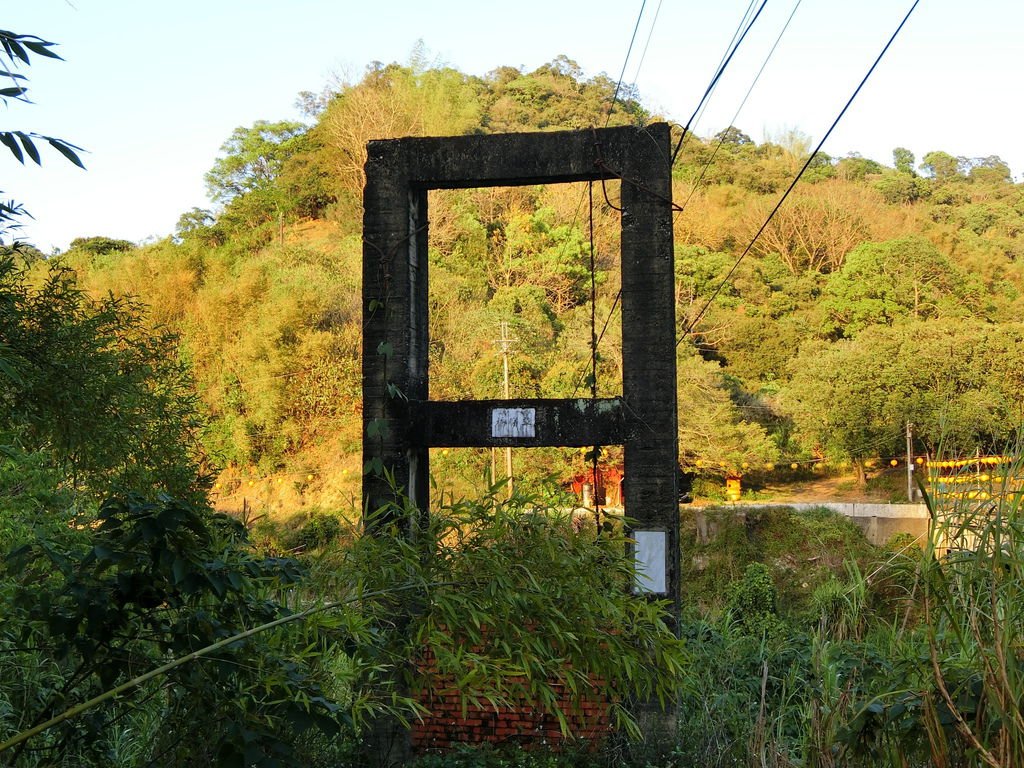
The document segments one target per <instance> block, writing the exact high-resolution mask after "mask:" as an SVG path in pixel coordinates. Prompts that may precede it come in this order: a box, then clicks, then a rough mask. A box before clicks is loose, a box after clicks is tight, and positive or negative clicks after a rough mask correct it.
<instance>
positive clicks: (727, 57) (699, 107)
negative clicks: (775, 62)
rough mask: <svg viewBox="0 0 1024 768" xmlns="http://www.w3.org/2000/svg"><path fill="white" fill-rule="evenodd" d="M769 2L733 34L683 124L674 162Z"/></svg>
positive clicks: (741, 23)
mask: <svg viewBox="0 0 1024 768" xmlns="http://www.w3.org/2000/svg"><path fill="white" fill-rule="evenodd" d="M767 4H768V0H761V5H760V6H758V9H757V13H755V14H754V17H753V18H752V19H751V20H750V23H749V24H747V26H746V27H744V28H743V32H741V33H740V35H739V37H738V38H737V37H736V36H735V35H734V36H733V37H734V39H735V43H734V44H733V45H732V47H731V49H730V50H728V52H727V54H726V55H725V57H723V59H722V61H721V62H720V63H719V65H718V69H717V70H716V72H715V74H714V75H712V77H711V82H710V83H708V87H707V88H706V89H705V90H704V95H703V96H701V99H700V101H699V102H698V103H697V108H696V109H695V110H693V114H692V115H690V119H689V120H687V121H686V125H684V126H683V133H682V135H681V136H680V137H679V141H678V142H676V148H675V150H673V152H672V163H673V164H674V163H675V161H676V157H678V156H679V150H681V149H682V148H683V142H684V141H685V140H686V136H687V135H688V134H689V132H690V129H691V127H692V126H693V121H694V120H695V119H696V117H697V115H698V113H699V112H700V111H701V110H702V109H704V105H705V104H706V103H707V101H708V99H709V98H710V97H711V94H712V93H713V92H714V90H715V88H716V87H717V86H718V81H719V80H721V79H722V75H723V74H725V70H726V68H727V67H728V66H729V62H731V61H732V57H733V56H735V55H736V51H738V50H739V49H740V45H742V44H743V40H744V39H745V38H746V36H747V33H748V32H750V30H751V29H752V28H753V26H754V23H755V22H756V21H757V18H758V16H760V15H761V11H763V10H764V7H765V6H766V5H767ZM749 12H750V11H749V8H748V10H747V13H749ZM745 17H746V15H744V18H745ZM742 25H743V22H742V21H741V22H740V26H742Z"/></svg>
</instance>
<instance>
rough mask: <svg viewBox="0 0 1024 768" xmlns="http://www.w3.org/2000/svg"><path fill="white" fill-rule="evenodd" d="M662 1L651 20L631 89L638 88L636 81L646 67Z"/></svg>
mask: <svg viewBox="0 0 1024 768" xmlns="http://www.w3.org/2000/svg"><path fill="white" fill-rule="evenodd" d="M661 3H662V0H658V7H657V8H655V9H654V18H653V19H652V20H651V28H650V29H649V30H647V40H646V41H645V42H644V50H643V52H642V53H641V54H640V63H639V64H637V65H636V71H635V72H634V73H633V82H632V85H631V88H634V89H635V88H636V81H637V80H638V79H639V77H640V70H641V69H642V68H643V66H644V60H645V59H646V58H647V48H648V47H649V46H650V44H651V37H653V36H654V28H655V27H656V26H657V25H658V16H659V14H660V13H661Z"/></svg>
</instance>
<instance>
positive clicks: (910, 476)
mask: <svg viewBox="0 0 1024 768" xmlns="http://www.w3.org/2000/svg"><path fill="white" fill-rule="evenodd" d="M913 426H914V425H913V424H911V423H910V422H909V421H908V422H907V501H910V502H913V501H914V448H913V441H914V433H913V432H912V431H911V428H912V427H913Z"/></svg>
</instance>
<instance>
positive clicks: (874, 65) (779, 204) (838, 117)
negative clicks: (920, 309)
mask: <svg viewBox="0 0 1024 768" xmlns="http://www.w3.org/2000/svg"><path fill="white" fill-rule="evenodd" d="M920 2H921V0H914V3H913V5H911V6H910V10H908V11H907V13H906V15H905V16H904V17H903V21H901V22H900V24H899V26H898V27H896V31H895V32H893V33H892V36H891V37H890V38H889V41H888V42H887V43H886V44H885V46H884V47H883V48H882V51H881V52H880V53H879V54H878V56H877V57H876V58H875V61H874V62H873V63H872V65H871V67H870V68H869V69H868V71H867V74H865V75H864V77H863V78H862V79H861V81H860V83H859V84H858V85H857V87H856V88H855V89H854V91H853V94H851V96H850V98H849V99H847V101H846V104H845V105H843V108H842V109H841V110H840V111H839V114H838V115H836V118H835V120H833V121H832V125H831V126H829V129H828V130H827V131H825V135H824V136H822V137H821V141H819V142H818V145H817V146H816V147H815V148H814V151H813V152H811V154H810V155H809V156H808V158H807V161H806V162H805V163H804V164H803V167H802V168H801V169H800V170H799V171H798V172H797V174H796V176H795V177H794V179H793V181H792V182H791V183H790V185H789V186H788V187H787V188H786V191H785V192H783V193H782V197H780V198H779V201H778V202H777V203H776V204H775V207H774V208H772V211H771V213H769V214H768V218H766V219H765V220H764V223H763V224H761V226H760V228H759V229H758V230H757V232H756V233H755V234H754V237H753V238H751V240H750V242H749V243H747V247H746V248H744V249H743V253H741V254H740V257H739V258H738V259H736V263H735V264H733V265H732V268H731V269H730V270H729V272H728V273H727V274H726V276H725V278H724V279H723V280H722V282H721V283H719V284H718V287H717V288H715V290H714V292H713V293H712V294H711V297H710V298H709V299H708V300H707V301H706V302H705V304H704V306H703V307H701V310H700V312H698V313H697V316H696V317H695V318H694V319H693V321H692V322H690V324H689V325H688V326H687V328H686V330H685V331H683V335H682V336H680V337H679V339H678V340H677V341H676V346H677V347H678V346H679V345H680V344H681V343H682V342H683V339H684V338H686V336H688V335H689V334H690V333H691V332H692V331H693V328H694V326H696V325H697V323H698V322H700V319H701V318H702V317H703V316H704V313H705V312H707V310H708V308H709V307H710V306H711V303H712V302H713V301H714V300H715V299H716V298H717V297H718V294H719V293H721V291H722V289H723V288H724V287H725V286H726V285H727V284H728V283H729V281H730V280H731V279H732V276H733V275H734V274H735V272H736V270H737V269H738V268H739V266H740V263H741V262H742V261H743V259H744V258H746V255H747V254H748V253H750V249H751V248H753V247H754V243H756V242H757V238H759V237H760V236H761V233H763V232H764V230H765V228H766V227H767V226H768V224H769V223H770V222H771V220H772V218H774V216H775V214H776V213H778V210H779V208H781V207H782V204H783V203H784V202H785V201H786V198H787V197H789V193H790V192H792V191H793V188H794V187H796V185H797V182H798V181H800V178H801V177H802V176H803V175H804V173H805V172H806V171H807V169H808V168H809V167H810V165H811V163H812V162H813V160H814V158H815V157H817V156H818V153H819V152H820V151H821V148H822V146H823V145H824V144H825V142H826V141H827V140H828V137H829V136H831V135H832V132H833V131H834V130H835V128H836V126H837V125H839V121H840V120H842V119H843V116H844V115H845V114H846V112H847V110H848V109H849V108H850V105H851V104H853V101H854V99H856V98H857V95H858V94H859V93H860V91H861V89H862V88H863V87H864V84H865V83H867V81H868V79H869V78H870V77H871V75H872V73H874V71H875V69H876V68H877V67H878V64H879V63H880V62H881V61H882V58H883V57H884V56H885V54H886V52H887V51H888V50H889V48H890V46H892V44H893V41H895V40H896V37H897V36H898V35H899V33H900V32H901V31H902V30H903V27H904V25H905V24H906V23H907V21H908V20H909V19H910V16H911V14H913V12H914V9H915V8H917V6H918V3H920Z"/></svg>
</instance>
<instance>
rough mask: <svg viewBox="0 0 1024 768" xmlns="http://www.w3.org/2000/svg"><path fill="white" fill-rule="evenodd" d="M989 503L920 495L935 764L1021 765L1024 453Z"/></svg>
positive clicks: (1023, 757)
mask: <svg viewBox="0 0 1024 768" xmlns="http://www.w3.org/2000/svg"><path fill="white" fill-rule="evenodd" d="M1008 453H1009V454H1010V455H1012V456H1014V457H1015V458H1014V459H1013V460H1012V461H1011V462H1010V463H1009V464H1008V465H1006V466H1005V467H1004V469H1005V471H1002V472H1001V474H1000V479H999V480H998V482H997V483H996V487H995V488H994V489H993V493H992V494H991V498H982V497H981V496H980V495H976V496H974V498H971V497H970V495H969V494H963V495H961V497H960V498H948V497H947V498H946V499H943V498H942V497H938V496H936V495H934V494H930V495H927V497H926V501H927V503H928V508H929V510H930V512H931V517H932V523H931V535H930V537H929V543H928V547H927V549H926V551H925V553H924V558H923V560H922V565H921V577H922V579H921V584H922V595H921V599H922V601H923V610H924V626H925V628H926V633H927V650H928V657H927V664H928V666H929V669H930V671H931V673H932V681H933V683H934V686H935V688H934V693H935V697H934V702H933V706H934V708H935V723H934V725H935V726H936V727H933V728H931V729H929V740H930V743H931V748H932V753H933V756H934V758H935V759H938V760H942V761H945V762H946V764H953V763H954V762H955V761H958V760H960V761H962V763H963V764H965V765H985V766H992V768H1011V767H1015V766H1021V765H1024V718H1022V716H1021V703H1022V698H1024V519H1022V516H1021V512H1022V487H1021V478H1024V452H1022V450H1021V445H1019V444H1018V445H1017V446H1016V450H1013V451H1010V452H1008Z"/></svg>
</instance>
